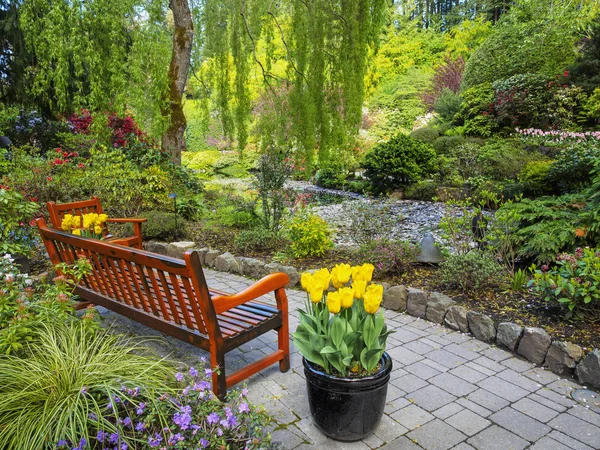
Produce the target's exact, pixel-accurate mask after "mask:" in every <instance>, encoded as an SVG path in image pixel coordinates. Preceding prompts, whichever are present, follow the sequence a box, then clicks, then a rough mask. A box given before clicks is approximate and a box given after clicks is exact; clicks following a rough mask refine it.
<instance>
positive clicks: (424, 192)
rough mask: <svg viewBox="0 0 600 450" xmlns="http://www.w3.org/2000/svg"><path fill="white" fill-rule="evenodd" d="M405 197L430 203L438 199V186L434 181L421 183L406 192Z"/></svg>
mask: <svg viewBox="0 0 600 450" xmlns="http://www.w3.org/2000/svg"><path fill="white" fill-rule="evenodd" d="M404 197H405V198H408V199H412V200H422V201H426V202H429V201H431V200H433V199H434V197H437V184H436V183H435V182H434V181H419V182H418V183H415V184H411V185H410V186H408V187H407V188H406V190H405V191H404Z"/></svg>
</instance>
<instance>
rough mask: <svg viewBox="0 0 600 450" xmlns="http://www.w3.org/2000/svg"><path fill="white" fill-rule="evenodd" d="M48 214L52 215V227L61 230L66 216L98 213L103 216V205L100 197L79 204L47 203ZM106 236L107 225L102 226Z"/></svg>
mask: <svg viewBox="0 0 600 450" xmlns="http://www.w3.org/2000/svg"><path fill="white" fill-rule="evenodd" d="M46 206H47V208H48V214H49V215H50V222H51V223H52V226H53V227H54V228H56V229H57V230H60V229H61V224H62V220H63V218H64V217H65V215H66V214H71V215H73V216H83V215H84V214H89V213H96V214H102V213H103V212H104V211H103V209H102V203H100V199H99V198H98V197H92V198H91V199H90V200H82V201H78V202H70V203H54V202H47V203H46ZM102 229H103V231H102V232H103V234H104V236H106V235H107V233H108V231H107V227H106V224H103V225H102Z"/></svg>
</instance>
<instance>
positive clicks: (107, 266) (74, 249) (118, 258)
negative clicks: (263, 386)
mask: <svg viewBox="0 0 600 450" xmlns="http://www.w3.org/2000/svg"><path fill="white" fill-rule="evenodd" d="M36 222H37V226H38V228H39V231H40V235H41V236H42V239H43V241H44V244H45V245H46V249H47V250H48V254H49V256H50V259H51V260H52V263H53V264H58V263H61V262H64V263H68V264H72V263H73V262H75V260H76V259H77V258H80V257H84V258H87V259H88V260H89V261H90V263H91V264H92V267H93V271H92V273H91V274H90V275H88V276H86V277H85V278H84V279H83V280H82V281H81V283H80V286H79V287H80V288H81V289H83V290H87V291H89V292H93V293H95V294H98V295H100V296H102V297H103V298H104V299H106V300H109V301H113V302H118V303H122V304H125V305H127V306H129V307H130V308H133V309H135V310H138V311H140V312H142V311H143V312H144V313H145V314H147V315H152V316H154V317H158V318H160V319H162V320H164V321H167V322H171V323H174V324H176V325H179V326H184V327H186V328H187V329H189V330H192V331H197V332H199V333H201V334H203V335H206V334H207V331H209V332H210V331H212V330H210V329H209V330H207V327H208V328H212V327H214V326H216V325H215V324H216V323H217V320H216V314H215V310H214V307H213V304H212V301H211V300H210V294H209V291H208V287H207V285H206V280H205V278H204V273H203V271H202V266H201V264H200V260H199V258H198V255H197V253H196V252H189V253H186V255H185V260H181V259H176V258H170V257H167V256H163V255H158V254H156V253H152V252H147V251H144V250H139V249H135V248H131V247H125V246H121V245H115V244H110V243H107V242H105V241H101V240H97V239H90V238H83V237H80V236H75V235H72V234H68V233H65V232H62V231H58V230H54V229H51V228H48V227H47V226H46V222H45V221H44V219H37V221H36Z"/></svg>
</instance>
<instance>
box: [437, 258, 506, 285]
mask: <svg viewBox="0 0 600 450" xmlns="http://www.w3.org/2000/svg"><path fill="white" fill-rule="evenodd" d="M504 278H505V273H504V270H503V268H502V266H501V265H500V264H498V263H497V262H496V260H495V259H494V258H493V256H491V255H490V254H488V253H486V252H483V251H481V250H471V251H470V252H467V253H464V254H456V255H450V256H448V257H447V258H446V259H445V260H444V262H442V263H441V264H440V281H441V282H442V283H443V284H446V285H449V286H455V287H458V288H460V289H461V290H462V291H463V292H467V291H472V290H476V291H478V290H484V289H488V288H494V287H498V286H500V285H501V284H502V283H503V281H504Z"/></svg>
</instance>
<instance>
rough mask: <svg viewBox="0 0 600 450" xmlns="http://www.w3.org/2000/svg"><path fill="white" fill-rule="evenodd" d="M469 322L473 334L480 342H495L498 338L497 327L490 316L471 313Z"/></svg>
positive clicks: (468, 318)
mask: <svg viewBox="0 0 600 450" xmlns="http://www.w3.org/2000/svg"><path fill="white" fill-rule="evenodd" d="M467 321H468V322H469V329H470V330H471V333H473V336H475V337H476V338H477V339H479V340H480V341H484V342H493V341H494V339H495V338H496V327H494V322H493V321H492V319H491V318H490V317H489V316H486V315H485V314H481V313H476V312H473V311H469V312H468V313H467Z"/></svg>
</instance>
